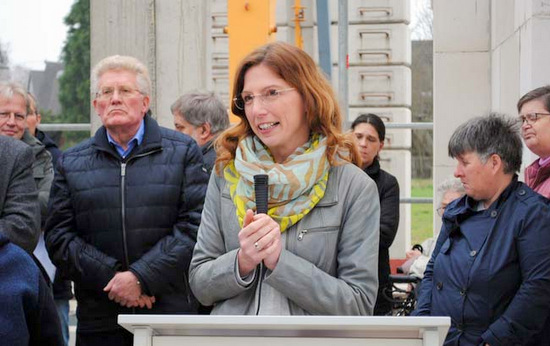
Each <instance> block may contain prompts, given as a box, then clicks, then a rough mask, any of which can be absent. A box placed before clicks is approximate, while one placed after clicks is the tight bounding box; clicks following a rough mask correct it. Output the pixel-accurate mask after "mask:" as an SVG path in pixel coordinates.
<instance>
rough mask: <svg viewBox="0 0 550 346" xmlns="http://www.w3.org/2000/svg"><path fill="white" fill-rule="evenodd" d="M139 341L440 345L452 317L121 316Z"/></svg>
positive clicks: (162, 344) (143, 344)
mask: <svg viewBox="0 0 550 346" xmlns="http://www.w3.org/2000/svg"><path fill="white" fill-rule="evenodd" d="M118 323H119V324H120V325H121V326H123V327H124V328H126V329H127V330H129V331H130V332H132V333H134V346H176V345H200V346H214V345H216V346H217V345H224V346H233V345H238V346H271V345H274V346H277V345H284V346H306V345H315V346H335V345H338V346H359V345H361V346H364V345H378V346H382V345H384V346H398V345H399V346H402V345H415V346H441V345H442V344H443V341H444V340H445V336H446V335H447V330H448V329H449V326H450V324H451V321H450V318H449V317H360V316H351V317H349V316H205V315H119V316H118Z"/></svg>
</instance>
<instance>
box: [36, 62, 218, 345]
mask: <svg viewBox="0 0 550 346" xmlns="http://www.w3.org/2000/svg"><path fill="white" fill-rule="evenodd" d="M90 83H91V89H92V91H93V95H94V96H93V98H92V99H93V106H94V110H95V112H96V113H97V114H98V116H99V117H100V118H101V122H102V124H103V126H102V127H100V128H99V129H98V130H97V132H96V134H95V136H94V137H93V138H90V139H88V140H85V141H84V142H82V143H80V144H78V145H76V146H75V147H73V148H71V149H68V150H67V151H66V152H65V153H63V155H62V156H61V158H60V159H59V161H58V162H57V165H56V174H55V180H54V183H53V186H52V196H51V201H50V214H49V218H48V220H47V222H46V247H47V248H48V252H49V254H50V258H51V259H52V261H53V262H54V264H55V265H56V266H57V267H58V268H59V270H61V271H62V272H63V273H64V274H65V275H67V277H68V278H69V279H71V280H72V281H73V282H74V285H75V295H76V299H77V302H78V304H77V311H76V314H77V318H78V325H77V335H76V344H77V345H80V346H87V345H102V346H108V345H117V346H119V345H128V346H130V345H132V344H133V335H132V334H131V333H129V332H128V331H126V330H125V329H123V328H122V327H121V326H119V325H118V323H117V316H118V315H119V314H132V313H139V314H144V313H153V314H185V313H187V314H189V313H196V311H197V306H198V303H197V302H196V300H195V299H194V297H193V296H192V293H191V291H190V290H189V289H188V287H189V284H188V282H187V269H188V267H189V262H190V260H191V254H192V251H193V246H194V245H195V241H196V232H197V229H198V225H199V223H200V215H201V211H202V205H203V201H204V196H205V193H206V185H207V181H208V176H207V175H206V173H205V172H204V171H203V162H202V156H201V153H200V151H199V148H198V146H197V144H196V143H195V141H193V140H192V139H191V138H189V137H188V136H184V135H182V134H181V133H179V132H176V131H173V130H169V129H166V128H163V127H160V126H159V125H158V123H157V122H156V121H155V120H154V119H153V118H152V117H151V116H150V115H147V114H146V113H147V112H148V110H149V104H150V95H151V79H150V78H149V72H148V70H147V68H146V67H145V65H144V64H143V63H142V62H140V61H139V60H137V59H136V58H133V57H129V56H119V55H114V56H110V57H106V58H104V59H103V60H101V61H99V62H98V63H97V65H96V66H95V67H94V69H93V70H92V75H91V81H90Z"/></svg>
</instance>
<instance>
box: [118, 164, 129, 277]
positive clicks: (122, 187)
mask: <svg viewBox="0 0 550 346" xmlns="http://www.w3.org/2000/svg"><path fill="white" fill-rule="evenodd" d="M120 194H121V209H120V212H121V216H122V242H123V244H124V246H123V248H124V259H125V261H126V263H125V265H126V268H125V269H128V268H130V259H129V257H128V244H127V241H126V162H121V164H120Z"/></svg>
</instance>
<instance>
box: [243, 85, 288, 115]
mask: <svg viewBox="0 0 550 346" xmlns="http://www.w3.org/2000/svg"><path fill="white" fill-rule="evenodd" d="M291 90H295V88H288V89H280V90H276V89H269V90H266V91H265V92H264V93H263V94H256V95H254V94H241V96H239V97H235V98H234V99H233V103H235V107H237V108H238V109H241V110H244V108H245V107H250V106H251V105H252V104H253V103H254V99H255V98H256V97H257V98H259V99H260V101H261V102H262V104H264V105H268V104H270V103H272V102H273V101H275V100H277V99H278V98H279V96H281V94H283V93H285V92H287V91H291Z"/></svg>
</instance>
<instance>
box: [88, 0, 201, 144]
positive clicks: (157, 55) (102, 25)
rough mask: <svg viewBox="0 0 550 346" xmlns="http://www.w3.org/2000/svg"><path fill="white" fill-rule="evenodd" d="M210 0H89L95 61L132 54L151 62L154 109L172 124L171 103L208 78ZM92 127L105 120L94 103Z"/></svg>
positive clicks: (95, 128) (147, 63) (94, 128)
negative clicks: (102, 119)
mask: <svg viewBox="0 0 550 346" xmlns="http://www.w3.org/2000/svg"><path fill="white" fill-rule="evenodd" d="M209 6H210V2H209V1H201V0H186V1H179V0H131V1H130V0H121V1H109V0H94V1H92V2H91V3H90V23H91V28H90V35H91V37H90V43H91V57H90V58H91V66H92V68H93V66H94V65H95V64H96V63H97V62H98V61H99V60H101V59H103V58H104V57H107V56H110V55H114V54H120V55H132V56H134V57H136V58H138V59H139V60H141V61H142V62H143V63H145V64H146V65H147V67H148V68H149V72H150V74H151V79H152V82H153V92H152V95H151V98H152V99H151V101H152V102H151V110H152V112H153V115H154V116H155V117H156V118H157V120H158V121H159V123H160V124H161V125H163V126H168V127H172V126H173V125H172V123H173V121H172V115H171V114H170V105H171V104H172V102H174V101H175V99H176V98H177V97H178V96H179V95H181V94H182V93H184V92H186V91H188V90H191V89H195V88H205V87H206V84H207V70H208V67H209V65H208V61H207V59H206V58H205V57H206V56H207V46H208V37H209V33H210V27H211V25H210V23H209V20H210V17H209V16H208V15H207V13H209ZM91 114H92V117H91V118H92V119H91V122H92V133H94V132H95V130H97V128H98V127H99V126H100V125H101V122H100V121H99V118H98V117H96V116H94V114H95V112H94V111H93V109H92V113H91Z"/></svg>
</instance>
